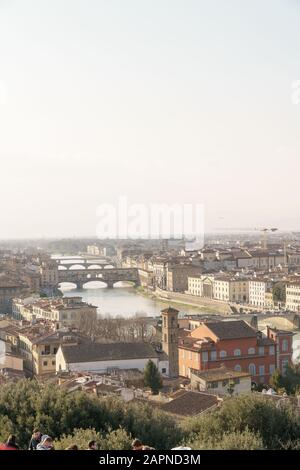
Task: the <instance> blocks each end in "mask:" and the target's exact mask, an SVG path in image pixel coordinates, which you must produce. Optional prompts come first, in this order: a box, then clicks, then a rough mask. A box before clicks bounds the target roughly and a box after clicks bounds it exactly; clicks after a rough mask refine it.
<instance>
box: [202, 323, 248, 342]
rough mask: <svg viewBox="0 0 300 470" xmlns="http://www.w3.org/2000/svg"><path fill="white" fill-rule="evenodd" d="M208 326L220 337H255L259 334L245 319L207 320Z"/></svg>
mask: <svg viewBox="0 0 300 470" xmlns="http://www.w3.org/2000/svg"><path fill="white" fill-rule="evenodd" d="M206 326H207V328H209V329H210V330H211V331H212V332H213V333H214V334H215V335H216V336H217V337H218V338H219V339H238V338H255V337H256V335H257V333H256V331H255V330H254V329H253V328H252V327H251V326H249V325H248V323H246V322H245V321H244V320H231V321H218V322H207V323H206Z"/></svg>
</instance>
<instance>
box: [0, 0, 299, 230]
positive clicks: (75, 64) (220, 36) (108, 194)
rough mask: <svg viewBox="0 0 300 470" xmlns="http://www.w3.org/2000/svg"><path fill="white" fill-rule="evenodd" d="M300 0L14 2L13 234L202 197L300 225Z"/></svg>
mask: <svg viewBox="0 0 300 470" xmlns="http://www.w3.org/2000/svg"><path fill="white" fill-rule="evenodd" d="M299 13H300V9H299V3H298V2H297V1H295V0H287V1H285V2H282V1H279V0H268V1H264V2H261V1H257V0H254V1H251V2H247V3H246V2H239V1H234V0H229V1H226V2H222V1H215V0H213V1H210V2H204V1H196V0H195V1H194V0H187V1H185V2H182V1H178V0H173V1H172V2H170V1H166V0H160V1H152V2H141V1H138V0H128V1H126V2H123V1H121V0H119V1H116V0H111V1H109V2H106V1H95V0H91V1H89V2H88V8H87V4H86V2H83V1H78V0H75V1H74V0H72V1H71V0H65V1H64V2H60V1H57V0H53V1H52V2H40V1H37V0H27V1H26V2H23V1H20V0H13V1H9V2H8V1H0V56H1V67H0V129H1V138H0V162H1V186H0V211H1V234H0V236H1V238H2V239H3V238H22V237H24V238H25V237H41V236H43V237H54V236H61V237H68V236H78V237H81V236H89V235H91V236H95V235H96V228H97V222H98V219H97V213H96V211H97V208H98V207H99V205H100V204H102V203H104V202H108V203H117V201H118V197H119V196H120V195H123V196H126V197H127V198H128V201H129V203H141V204H150V203H167V204H173V203H193V204H204V207H205V227H206V230H207V231H211V230H215V229H220V230H221V229H222V227H223V228H226V229H228V228H231V227H232V228H233V229H234V228H236V227H249V228H251V227H253V228H254V227H263V226H267V227H272V226H275V227H278V228H280V229H282V230H297V229H299V228H300V227H299V223H298V214H299V210H300V202H299V198H298V186H299V182H298V170H299V151H300V143H299V122H300V104H297V102H295V100H294V101H293V99H292V93H293V86H294V87H295V83H296V82H297V80H299V79H300V65H299V64H300V61H299V58H300V57H299V55H300V52H299V51H300V48H299V40H300V32H299Z"/></svg>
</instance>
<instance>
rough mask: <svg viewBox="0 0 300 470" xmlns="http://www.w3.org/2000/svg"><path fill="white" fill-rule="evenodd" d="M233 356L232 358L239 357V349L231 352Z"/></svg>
mask: <svg viewBox="0 0 300 470" xmlns="http://www.w3.org/2000/svg"><path fill="white" fill-rule="evenodd" d="M233 355H234V356H240V355H241V350H240V349H235V350H234V351H233Z"/></svg>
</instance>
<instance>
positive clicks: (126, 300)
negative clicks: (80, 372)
mask: <svg viewBox="0 0 300 470" xmlns="http://www.w3.org/2000/svg"><path fill="white" fill-rule="evenodd" d="M74 258H75V257H74ZM79 258H80V256H78V257H76V259H79ZM61 291H62V292H63V294H64V295H65V296H68V297H71V296H74V295H78V296H81V297H82V300H83V301H84V302H88V303H91V304H93V305H96V306H97V307H98V313H99V314H101V315H111V316H122V317H131V316H134V315H143V316H151V317H155V316H159V315H160V312H161V310H162V309H163V308H165V307H166V305H167V304H166V303H165V302H161V301H159V300H157V299H154V298H150V297H146V296H143V295H141V294H139V293H137V291H136V289H135V288H134V287H131V286H130V285H128V284H126V283H123V282H119V283H117V284H116V285H115V287H114V288H113V289H107V288H106V285H105V284H102V283H100V282H89V283H88V284H86V286H85V287H84V288H83V289H76V288H74V284H68V283H64V284H63V285H62V287H61ZM177 308H178V310H179V311H180V314H182V315H184V314H190V315H195V314H197V313H201V314H203V313H204V312H203V310H202V311H200V310H199V309H197V307H188V306H185V305H180V304H178V307H177ZM293 348H294V361H297V362H299V359H298V358H299V357H300V332H299V331H298V332H296V333H295V335H294V339H293Z"/></svg>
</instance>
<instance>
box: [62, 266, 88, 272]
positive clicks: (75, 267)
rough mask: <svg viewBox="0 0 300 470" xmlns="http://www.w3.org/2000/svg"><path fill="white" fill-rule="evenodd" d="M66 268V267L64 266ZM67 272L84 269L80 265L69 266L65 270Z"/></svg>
mask: <svg viewBox="0 0 300 470" xmlns="http://www.w3.org/2000/svg"><path fill="white" fill-rule="evenodd" d="M65 266H66V265H65ZM67 269H68V270H69V271H71V270H73V271H80V270H81V271H82V270H85V267H84V266H83V265H82V264H70V266H69V267H68V268H67Z"/></svg>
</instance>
